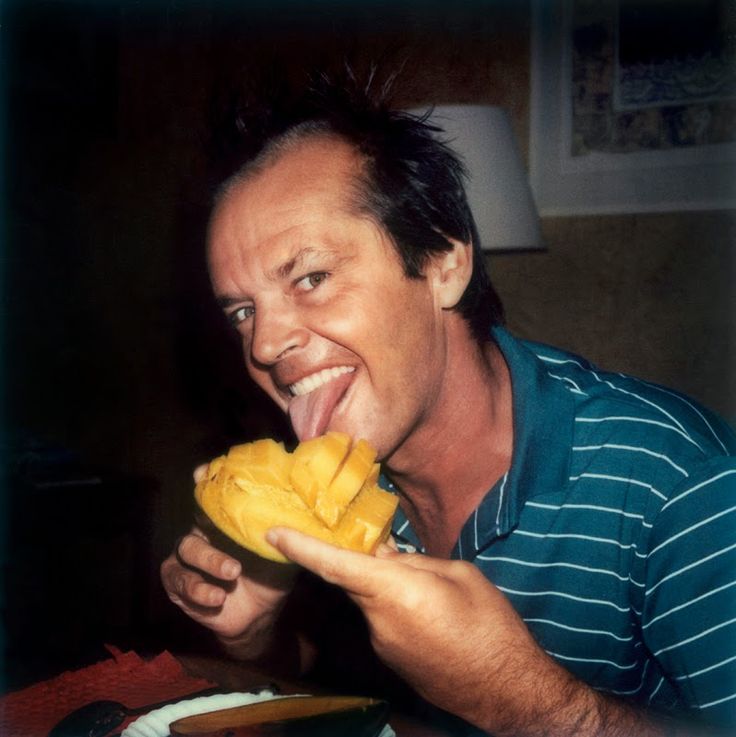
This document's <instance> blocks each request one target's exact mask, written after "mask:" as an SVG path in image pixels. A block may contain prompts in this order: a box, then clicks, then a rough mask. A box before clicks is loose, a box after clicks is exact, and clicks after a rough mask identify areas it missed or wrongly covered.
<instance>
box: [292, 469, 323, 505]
mask: <svg viewBox="0 0 736 737" xmlns="http://www.w3.org/2000/svg"><path fill="white" fill-rule="evenodd" d="M289 480H290V481H291V487H292V488H293V489H294V491H295V492H296V493H297V494H299V496H300V497H301V498H302V499H303V500H304V502H305V504H307V506H309V507H310V508H314V505H315V504H316V503H317V492H318V491H319V484H318V483H317V479H315V478H314V476H312V474H311V473H309V468H307V465H306V463H304V462H303V461H300V460H298V459H295V460H294V465H293V466H292V467H291V474H290V475H289Z"/></svg>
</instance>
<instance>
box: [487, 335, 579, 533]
mask: <svg viewBox="0 0 736 737" xmlns="http://www.w3.org/2000/svg"><path fill="white" fill-rule="evenodd" d="M493 336H494V338H495V340H496V343H497V345H498V347H499V348H500V350H501V353H502V354H503V357H504V359H505V360H506V364H507V365H508V367H509V372H510V374H511V394H512V403H513V414H514V449H513V454H512V458H511V468H510V469H509V473H508V478H507V479H506V484H505V494H504V497H505V503H504V502H502V505H501V512H500V522H499V534H501V535H503V534H506V533H508V532H510V531H511V530H512V529H513V528H514V527H515V526H516V525H517V524H518V522H519V516H520V515H521V510H522V508H523V507H524V504H525V503H526V501H527V499H531V498H532V497H534V496H537V495H539V494H543V493H546V492H549V491H550V490H562V489H563V488H564V487H565V486H567V484H568V481H569V477H570V453H571V447H572V438H573V429H574V428H573V423H574V417H575V415H574V399H573V396H572V394H571V393H570V392H569V391H568V389H567V388H566V387H565V385H564V384H563V382H561V381H559V380H558V379H555V378H554V377H552V376H550V375H549V372H548V371H547V368H546V367H545V365H544V363H543V362H542V361H541V360H540V359H539V358H538V357H537V355H536V353H535V352H534V350H533V345H532V344H531V343H526V342H524V341H520V340H517V339H516V338H514V337H512V336H511V334H510V333H509V332H508V331H506V330H505V329H504V328H494V330H493ZM486 501H487V498H486V499H485V500H484V502H482V503H485V502H486Z"/></svg>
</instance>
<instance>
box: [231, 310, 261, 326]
mask: <svg viewBox="0 0 736 737" xmlns="http://www.w3.org/2000/svg"><path fill="white" fill-rule="evenodd" d="M255 311H256V308H255V307H254V306H253V305H244V306H243V307H238V308H237V309H236V310H233V311H232V312H229V313H228V314H227V319H228V320H229V322H230V324H231V325H232V326H233V327H238V325H240V323H241V322H243V321H245V320H247V319H248V318H249V317H252V316H253V314H254V313H255Z"/></svg>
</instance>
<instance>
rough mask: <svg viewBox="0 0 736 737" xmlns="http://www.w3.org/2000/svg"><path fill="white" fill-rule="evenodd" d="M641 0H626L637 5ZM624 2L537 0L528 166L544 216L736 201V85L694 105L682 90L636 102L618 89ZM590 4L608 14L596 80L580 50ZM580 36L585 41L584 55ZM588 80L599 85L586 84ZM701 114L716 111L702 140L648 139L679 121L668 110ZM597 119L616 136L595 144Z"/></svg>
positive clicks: (729, 205)
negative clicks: (587, 109)
mask: <svg viewBox="0 0 736 737" xmlns="http://www.w3.org/2000/svg"><path fill="white" fill-rule="evenodd" d="M632 1H633V0H627V2H628V6H629V7H630V6H631V5H632ZM618 5H619V0H598V2H593V1H592V0H589V1H584V0H577V1H576V0H533V2H532V49H531V110H530V117H531V121H530V142H529V143H530V145H529V165H530V181H531V186H532V192H533V194H534V199H535V203H536V205H537V208H538V210H539V213H540V215H542V216H564V215H585V214H603V213H635V212H663V211H678V210H712V209H719V210H720V209H733V208H735V207H736V130H734V128H736V126H734V125H732V124H731V121H733V120H736V84H734V86H733V88H731V87H728V85H723V84H722V85H721V87H725V92H721V93H720V96H717V97H716V98H715V99H708V98H705V99H697V100H696V101H695V102H693V103H690V102H689V101H688V100H682V99H675V98H673V99H670V100H664V101H663V102H662V103H659V104H658V103H657V102H656V101H655V102H654V103H652V102H651V101H647V102H645V103H641V104H639V103H637V102H636V101H635V102H634V105H633V106H632V105H631V104H629V106H628V108H627V107H626V106H625V104H622V101H621V99H620V93H619V90H616V89H614V87H615V86H616V85H615V81H617V80H618V77H617V78H616V80H613V79H612V77H613V73H612V71H611V69H612V68H613V67H614V66H616V65H617V64H620V57H619V54H620V51H619V48H618V45H617V43H616V40H615V38H614V35H615V34H616V33H617V32H618V30H619V29H618V26H617V24H618V23H619V15H618V10H619V8H618ZM660 7H661V5H660ZM581 12H582V13H585V12H589V13H594V14H595V13H598V14H599V15H600V14H601V13H608V17H607V18H603V19H602V20H601V21H600V23H599V26H596V29H595V30H596V33H597V38H596V44H597V45H596V46H595V54H596V55H597V58H596V59H594V60H593V62H592V63H591V64H590V65H589V67H586V68H585V71H586V73H587V78H586V77H585V75H581V73H580V64H581V54H585V53H586V49H585V48H583V49H582V51H581V49H580V46H581V42H580V38H581V36H580V32H579V28H580V27H579V20H580V18H579V16H580V13H581ZM574 14H578V15H577V16H576V17H574ZM574 22H578V26H575V27H574V25H573V24H574ZM606 24H608V26H607V25H606ZM574 31H575V33H576V34H577V35H575V36H574ZM601 34H602V35H601ZM606 34H608V35H606ZM573 43H575V44H577V46H576V47H575V57H573ZM573 58H575V64H576V68H575V69H574V68H573ZM583 61H584V59H583ZM588 69H591V70H592V71H588ZM581 77H582V79H581ZM734 78H735V79H734V80H731V79H729V80H727V82H728V84H731V83H733V82H736V65H734ZM586 84H587V85H588V86H589V87H590V88H593V89H591V90H587V89H585V85H586ZM619 86H620V85H619ZM732 92H733V93H734V96H733V98H731V97H730V94H731V93H732ZM573 95H575V99H574V103H575V105H573ZM586 95H587V97H588V98H589V99H590V100H592V103H591V104H590V106H591V107H593V108H596V109H595V110H594V111H593V112H594V113H595V114H594V115H589V116H587V117H586V116H585V115H581V114H579V109H580V106H581V102H580V101H581V100H583V101H585V98H586ZM623 102H624V103H625V102H626V101H625V100H624V101H623ZM606 106H607V107H606ZM696 112H697V113H699V114H706V115H708V116H710V117H709V118H708V121H710V123H711V130H706V131H705V133H704V136H701V138H700V139H698V138H697V137H692V136H691V138H690V139H689V140H688V139H687V138H685V140H682V141H680V140H674V141H673V140H668V141H664V142H662V141H659V140H657V141H654V142H653V141H652V140H649V139H651V131H655V132H656V134H657V135H661V132H662V131H665V133H667V131H668V130H670V129H672V128H673V126H672V123H671V120H670V119H668V118H667V117H666V116H670V118H671V117H672V116H673V115H679V116H680V117H681V118H682V116H686V115H689V114H691V113H696ZM616 116H618V117H616ZM663 116H665V117H663ZM691 117H692V116H691ZM581 120H582V121H583V123H582V124H581V122H580V121H581ZM601 120H602V121H603V122H602V124H601V123H600V121H601ZM663 120H664V121H665V122H664V123H663V122H662V121H663ZM590 121H593V123H590ZM596 121H598V122H596ZM621 121H624V123H625V124H626V125H628V126H629V127H630V129H631V130H634V131H638V132H637V133H636V135H638V136H639V138H638V139H637V138H631V140H628V141H627V140H626V138H625V136H624V137H623V139H622V137H621V135H620V129H621V128H622V127H623V126H622V125H621ZM632 121H633V123H632ZM641 121H645V122H644V123H642V122H641ZM652 121H653V122H652ZM714 121H715V123H718V126H715V123H714ZM596 125H597V126H598V128H600V127H601V126H602V127H603V128H606V129H608V130H609V139H608V140H604V141H603V143H602V145H601V146H600V147H599V148H598V150H595V148H596V147H595V146H593V147H587V144H586V142H585V138H586V135H588V133H589V131H586V130H584V128H585V127H586V126H588V128H589V129H590V130H592V131H593V133H592V137H593V138H594V139H595V137H596V135H597V134H596V131H595V128H596ZM575 126H577V127H575ZM637 126H638V128H637ZM714 126H715V127H714ZM617 127H618V129H617ZM647 127H648V128H649V133H648V134H647V135H649V139H646V138H645V137H644V139H643V142H642V138H643V134H642V131H645V132H646V131H647ZM702 127H703V126H702V125H701V126H700V127H699V128H698V132H699V131H700V129H701V128H702ZM581 128H583V130H581ZM610 130H614V133H613V134H610ZM693 130H695V129H694V128H693ZM703 138H704V142H703ZM622 140H623V145H622ZM581 141H582V143H581ZM615 146H618V149H616V148H615Z"/></svg>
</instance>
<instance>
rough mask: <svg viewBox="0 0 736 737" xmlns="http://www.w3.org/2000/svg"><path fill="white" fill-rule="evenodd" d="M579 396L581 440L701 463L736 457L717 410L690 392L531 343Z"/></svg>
mask: <svg viewBox="0 0 736 737" xmlns="http://www.w3.org/2000/svg"><path fill="white" fill-rule="evenodd" d="M525 345H526V347H527V348H528V349H529V350H531V351H532V352H533V353H534V354H535V355H536V357H537V359H538V360H539V361H540V362H541V363H542V365H543V366H544V367H545V369H546V372H547V375H548V376H549V377H551V378H553V379H555V380H557V381H559V382H562V383H563V384H564V385H565V386H566V388H568V389H569V390H570V391H571V392H572V393H573V394H574V395H575V397H576V402H575V410H574V423H575V430H574V437H575V443H576V445H578V444H581V443H583V444H596V443H597V444H609V445H610V444H616V443H618V444H624V445H645V446H647V447H650V448H652V450H653V451H657V450H659V451H663V452H664V451H666V450H669V451H670V452H673V453H675V454H676V455H678V456H680V457H682V458H683V459H690V460H691V461H692V462H700V461H704V460H707V459H710V458H713V457H720V456H729V455H736V435H735V434H734V431H733V429H732V428H731V427H729V425H728V424H727V423H726V422H725V421H724V420H723V419H722V418H721V417H719V416H718V415H717V414H716V413H714V412H712V411H710V410H709V409H708V408H706V407H704V406H703V405H701V404H700V403H699V402H697V401H696V400H695V399H693V398H691V397H688V396H687V395H685V394H683V393H681V392H679V391H676V390H675V389H671V388H669V387H665V386H662V385H659V384H656V383H654V382H650V381H646V380H643V379H639V378H636V377H634V376H631V375H628V374H623V373H614V372H611V371H606V370H603V369H600V368H598V367H597V366H595V365H594V364H593V363H592V362H590V361H589V360H587V359H585V358H583V357H581V356H579V355H576V354H574V353H571V352H568V351H565V350H561V349H559V348H554V347H551V346H547V345H543V344H540V343H533V342H529V341H525Z"/></svg>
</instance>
